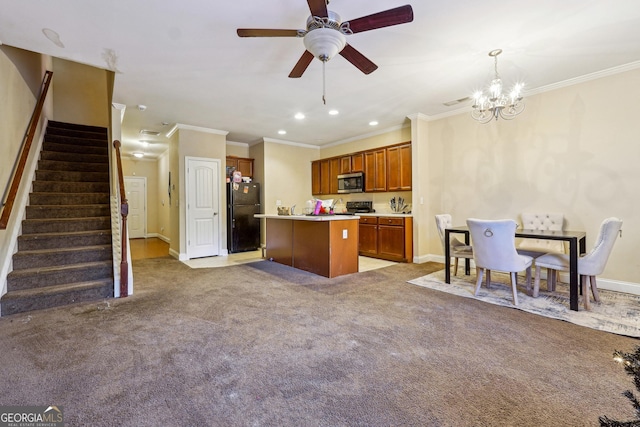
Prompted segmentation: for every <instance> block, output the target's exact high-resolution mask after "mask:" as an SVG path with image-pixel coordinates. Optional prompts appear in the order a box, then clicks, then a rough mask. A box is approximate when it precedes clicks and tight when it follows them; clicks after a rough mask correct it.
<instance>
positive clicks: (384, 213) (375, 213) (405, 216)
mask: <svg viewBox="0 0 640 427" xmlns="http://www.w3.org/2000/svg"><path fill="white" fill-rule="evenodd" d="M358 215H360V216H396V217H400V218H411V217H413V215H412V214H410V213H408V214H406V213H395V212H388V213H387V212H371V213H359V214H358Z"/></svg>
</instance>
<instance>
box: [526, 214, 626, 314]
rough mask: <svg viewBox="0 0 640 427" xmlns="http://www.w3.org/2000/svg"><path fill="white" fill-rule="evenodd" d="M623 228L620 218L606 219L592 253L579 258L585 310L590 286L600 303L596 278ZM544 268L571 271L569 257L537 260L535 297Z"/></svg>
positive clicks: (553, 255) (553, 256) (543, 256)
mask: <svg viewBox="0 0 640 427" xmlns="http://www.w3.org/2000/svg"><path fill="white" fill-rule="evenodd" d="M621 228H622V221H621V220H619V219H618V218H615V217H611V218H607V219H605V220H604V221H603V222H602V224H601V225H600V232H599V233H598V238H597V239H596V243H595V245H594V246H593V248H592V249H591V251H590V252H589V253H588V254H586V255H584V256H581V257H580V258H578V273H579V274H580V281H581V283H582V298H583V299H584V308H585V309H587V310H588V309H589V305H590V303H589V300H590V297H589V284H590V285H591V292H592V293H593V299H594V300H595V301H596V302H600V296H599V295H598V286H597V284H596V276H598V275H600V274H602V272H603V271H604V268H605V266H606V265H607V261H608V259H609V255H610V254H611V251H612V250H613V244H614V243H615V242H616V237H617V236H618V233H619V232H620V229H621ZM543 267H544V268H547V269H548V270H549V271H551V270H555V271H569V255H566V254H546V255H542V256H541V257H538V258H536V273H535V280H534V283H533V296H534V297H537V296H538V291H539V290H540V268H543ZM547 277H549V274H547ZM547 280H548V279H547ZM551 290H555V283H554V284H553V285H552V289H551Z"/></svg>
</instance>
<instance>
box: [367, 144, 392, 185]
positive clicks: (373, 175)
mask: <svg viewBox="0 0 640 427" xmlns="http://www.w3.org/2000/svg"><path fill="white" fill-rule="evenodd" d="M364 191H365V192H367V191H387V152H386V150H385V149H384V148H381V149H378V150H372V151H365V152H364Z"/></svg>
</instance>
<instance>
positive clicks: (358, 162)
mask: <svg viewBox="0 0 640 427" xmlns="http://www.w3.org/2000/svg"><path fill="white" fill-rule="evenodd" d="M363 171H364V153H357V154H352V155H351V172H363Z"/></svg>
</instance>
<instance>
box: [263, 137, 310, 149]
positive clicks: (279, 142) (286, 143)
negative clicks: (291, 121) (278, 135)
mask: <svg viewBox="0 0 640 427" xmlns="http://www.w3.org/2000/svg"><path fill="white" fill-rule="evenodd" d="M262 140H263V141H264V142H272V143H274V144H283V145H293V146H295V147H302V148H315V149H318V150H319V149H320V147H318V146H317V145H311V144H303V143H302V142H293V141H286V140H284V139H275V138H262Z"/></svg>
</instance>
